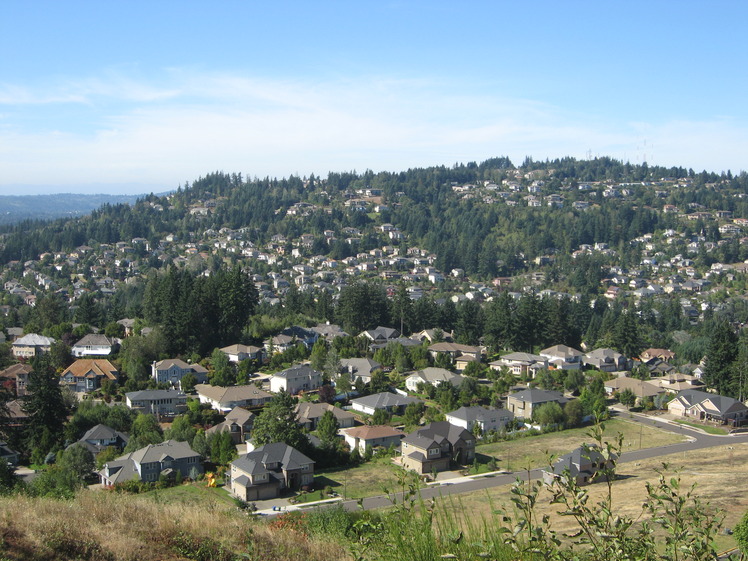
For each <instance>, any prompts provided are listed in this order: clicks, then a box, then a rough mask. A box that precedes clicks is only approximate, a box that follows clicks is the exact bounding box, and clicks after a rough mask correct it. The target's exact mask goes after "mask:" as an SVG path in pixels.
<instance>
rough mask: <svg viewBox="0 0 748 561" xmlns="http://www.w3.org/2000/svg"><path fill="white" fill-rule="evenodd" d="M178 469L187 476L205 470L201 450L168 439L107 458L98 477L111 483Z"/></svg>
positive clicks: (147, 478)
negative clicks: (113, 458) (108, 459)
mask: <svg viewBox="0 0 748 561" xmlns="http://www.w3.org/2000/svg"><path fill="white" fill-rule="evenodd" d="M177 472H180V473H181V474H182V475H183V476H185V477H187V476H189V477H193V476H195V475H199V474H201V473H203V465H202V461H201V460H200V454H198V453H197V452H195V451H194V450H193V449H192V448H190V445H189V444H187V443H186V442H177V441H176V440H167V441H166V442H162V443H161V444H149V445H148V446H146V447H145V448H141V449H140V450H136V451H135V452H131V453H129V454H125V455H124V456H120V457H119V458H117V459H116V460H112V461H111V462H107V463H106V464H104V468H103V469H102V470H101V471H99V477H100V479H101V484H102V485H106V486H111V485H116V484H117V483H125V482H126V481H130V480H132V479H136V480H140V481H145V482H153V481H158V478H159V477H160V476H161V474H163V475H165V476H170V475H173V474H176V473H177Z"/></svg>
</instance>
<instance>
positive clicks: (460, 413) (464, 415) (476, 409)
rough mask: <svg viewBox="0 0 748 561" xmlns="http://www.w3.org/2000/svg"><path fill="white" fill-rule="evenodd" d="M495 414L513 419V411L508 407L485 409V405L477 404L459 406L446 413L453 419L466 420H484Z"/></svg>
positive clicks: (495, 415)
mask: <svg viewBox="0 0 748 561" xmlns="http://www.w3.org/2000/svg"><path fill="white" fill-rule="evenodd" d="M497 416H502V417H509V418H511V419H513V418H514V413H512V412H511V411H509V410H508V409H486V408H485V407H481V406H479V405H474V406H472V407H460V408H459V409H457V410H455V411H452V412H451V413H447V417H454V418H455V419H459V420H462V421H468V422H472V421H485V420H486V419H488V418H490V417H497Z"/></svg>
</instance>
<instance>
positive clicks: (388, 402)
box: [351, 392, 421, 409]
mask: <svg viewBox="0 0 748 561" xmlns="http://www.w3.org/2000/svg"><path fill="white" fill-rule="evenodd" d="M420 401H421V400H420V399H416V398H414V397H408V396H403V395H400V394H396V393H390V392H380V393H375V394H372V395H367V396H366V397H357V398H356V399H352V400H351V403H355V404H357V405H361V406H363V407H370V408H372V409H384V408H385V407H400V406H403V405H408V404H410V403H417V402H420Z"/></svg>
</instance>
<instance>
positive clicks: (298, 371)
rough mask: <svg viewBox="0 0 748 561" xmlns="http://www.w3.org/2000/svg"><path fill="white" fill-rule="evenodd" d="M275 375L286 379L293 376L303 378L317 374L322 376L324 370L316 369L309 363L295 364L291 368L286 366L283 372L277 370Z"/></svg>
mask: <svg viewBox="0 0 748 561" xmlns="http://www.w3.org/2000/svg"><path fill="white" fill-rule="evenodd" d="M273 376H274V377H277V378H286V379H289V378H291V379H293V378H301V377H316V376H320V377H321V376H322V372H319V371H318V370H315V369H314V368H312V367H311V366H309V365H308V364H295V365H293V366H292V367H290V368H286V369H285V370H283V371H281V372H276V373H275V374H273Z"/></svg>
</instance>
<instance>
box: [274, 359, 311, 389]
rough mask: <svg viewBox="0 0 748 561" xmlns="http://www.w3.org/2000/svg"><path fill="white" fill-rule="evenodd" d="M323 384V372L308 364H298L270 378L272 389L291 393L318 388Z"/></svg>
mask: <svg viewBox="0 0 748 561" xmlns="http://www.w3.org/2000/svg"><path fill="white" fill-rule="evenodd" d="M321 385H322V372H319V371H318V370H314V369H313V368H312V367H311V366H309V365H308V364H296V365H294V366H292V367H291V368H287V369H286V370H283V371H282V372H277V373H275V374H273V376H272V377H271V378H270V391H271V392H274V393H278V392H280V391H281V390H282V391H284V392H286V393H290V394H291V395H294V394H297V393H301V392H308V391H312V390H316V389H318V388H319V387H320V386H321Z"/></svg>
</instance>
